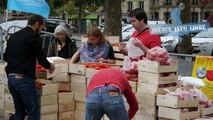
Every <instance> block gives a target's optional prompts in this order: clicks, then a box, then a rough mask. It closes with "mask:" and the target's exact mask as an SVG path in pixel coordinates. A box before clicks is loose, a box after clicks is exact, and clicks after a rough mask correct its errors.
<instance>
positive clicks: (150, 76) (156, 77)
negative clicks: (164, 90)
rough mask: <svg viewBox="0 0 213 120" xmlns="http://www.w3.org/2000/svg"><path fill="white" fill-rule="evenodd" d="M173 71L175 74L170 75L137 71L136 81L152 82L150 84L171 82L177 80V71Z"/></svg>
mask: <svg viewBox="0 0 213 120" xmlns="http://www.w3.org/2000/svg"><path fill="white" fill-rule="evenodd" d="M175 73H176V75H172V76H161V74H158V73H151V72H144V71H139V72H138V82H143V83H152V84H158V85H160V84H167V83H173V82H177V81H178V75H177V72H175Z"/></svg>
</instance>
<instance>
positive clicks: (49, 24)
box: [0, 19, 72, 36]
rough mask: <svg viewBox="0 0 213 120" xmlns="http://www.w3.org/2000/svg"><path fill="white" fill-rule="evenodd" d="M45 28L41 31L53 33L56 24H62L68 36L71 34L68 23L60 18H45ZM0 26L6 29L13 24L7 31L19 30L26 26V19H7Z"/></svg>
mask: <svg viewBox="0 0 213 120" xmlns="http://www.w3.org/2000/svg"><path fill="white" fill-rule="evenodd" d="M45 22H46V24H45V28H44V30H43V31H46V32H50V33H53V32H54V30H55V28H56V26H58V25H64V26H65V27H67V28H68V29H69V31H70V36H72V30H71V27H70V25H69V24H67V23H66V22H65V21H64V20H60V19H45ZM0 26H1V28H2V29H3V30H5V31H6V30H7V29H8V28H9V27H12V26H15V27H12V28H11V29H10V30H9V33H10V34H11V33H14V32H16V31H18V30H20V29H21V28H24V27H26V26H27V20H26V19H21V20H8V21H7V22H3V23H1V24H0Z"/></svg>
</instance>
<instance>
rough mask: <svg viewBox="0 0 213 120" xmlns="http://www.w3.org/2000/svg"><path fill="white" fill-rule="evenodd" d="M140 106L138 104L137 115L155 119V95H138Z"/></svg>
mask: <svg viewBox="0 0 213 120" xmlns="http://www.w3.org/2000/svg"><path fill="white" fill-rule="evenodd" d="M139 94H141V95H140V99H138V101H141V104H139V110H138V113H139V114H141V115H144V116H150V117H152V118H156V117H157V106H156V95H151V94H147V93H139Z"/></svg>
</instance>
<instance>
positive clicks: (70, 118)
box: [58, 111, 75, 120]
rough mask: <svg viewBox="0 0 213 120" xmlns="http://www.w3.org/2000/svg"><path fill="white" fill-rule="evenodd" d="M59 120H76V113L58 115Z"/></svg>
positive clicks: (68, 112)
mask: <svg viewBox="0 0 213 120" xmlns="http://www.w3.org/2000/svg"><path fill="white" fill-rule="evenodd" d="M58 120H75V112H74V111H67V112H60V113H58Z"/></svg>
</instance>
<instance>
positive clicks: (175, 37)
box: [160, 31, 184, 53]
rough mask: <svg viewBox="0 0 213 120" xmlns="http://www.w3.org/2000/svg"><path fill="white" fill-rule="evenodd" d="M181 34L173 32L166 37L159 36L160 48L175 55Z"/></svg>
mask: <svg viewBox="0 0 213 120" xmlns="http://www.w3.org/2000/svg"><path fill="white" fill-rule="evenodd" d="M183 35H184V33H183V32H179V31H174V32H171V33H169V34H167V35H164V36H161V37H160V38H161V46H162V47H163V48H165V49H166V50H167V51H168V52H174V53H177V52H178V51H177V47H178V44H179V42H181V41H182V36H183Z"/></svg>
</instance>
